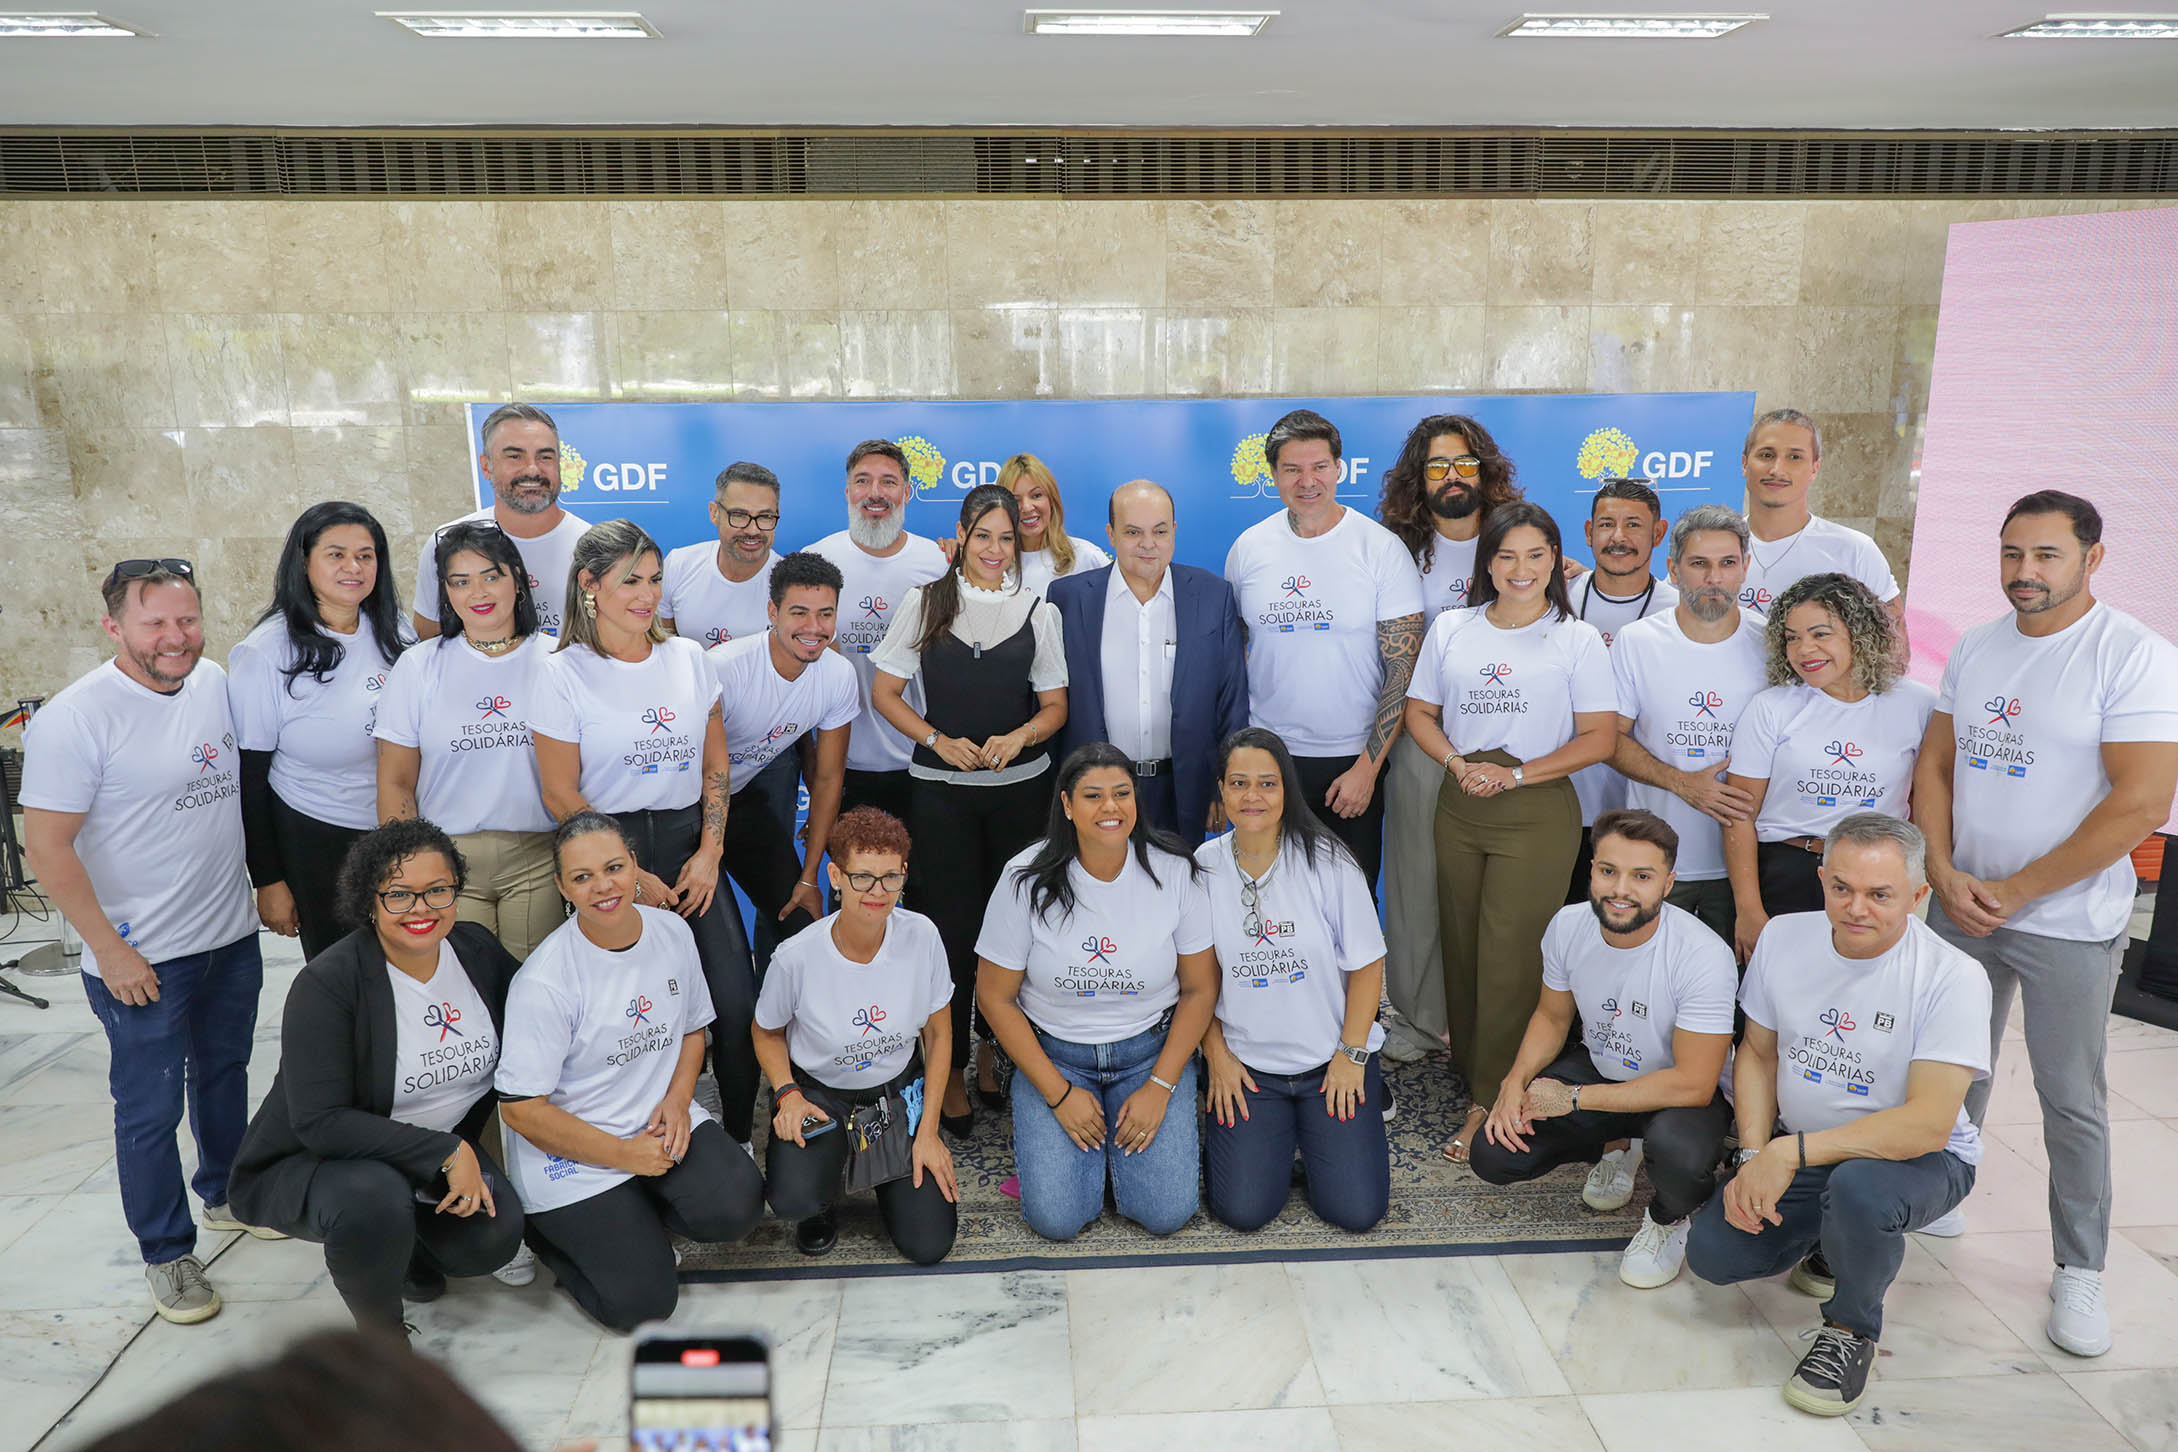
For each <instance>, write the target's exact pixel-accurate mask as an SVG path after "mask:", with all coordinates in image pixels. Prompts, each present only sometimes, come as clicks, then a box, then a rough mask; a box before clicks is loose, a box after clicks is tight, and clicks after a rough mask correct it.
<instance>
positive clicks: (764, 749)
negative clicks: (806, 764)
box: [704, 629, 862, 791]
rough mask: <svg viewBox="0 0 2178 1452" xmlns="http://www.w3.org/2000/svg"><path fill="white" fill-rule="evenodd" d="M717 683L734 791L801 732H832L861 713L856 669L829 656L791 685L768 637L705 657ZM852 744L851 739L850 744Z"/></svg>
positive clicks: (738, 643)
mask: <svg viewBox="0 0 2178 1452" xmlns="http://www.w3.org/2000/svg"><path fill="white" fill-rule="evenodd" d="M704 658H705V659H706V660H708V661H709V662H710V663H711V672H712V674H713V675H715V676H717V677H718V684H719V712H720V720H721V723H722V724H723V725H724V726H725V728H726V749H727V750H728V751H729V752H730V753H732V760H733V784H734V790H736V791H739V790H740V789H741V788H742V787H744V786H747V785H748V784H749V783H750V782H752V781H754V780H756V774H757V773H758V772H760V771H762V770H763V769H764V768H765V767H767V766H769V765H771V763H772V761H773V759H774V758H776V757H777V756H778V755H779V753H780V752H782V751H786V750H789V749H790V748H792V746H793V745H794V743H795V741H796V740H798V739H799V738H800V737H801V735H802V734H803V733H804V732H807V731H834V730H837V729H838V728H840V727H842V726H850V725H852V724H854V719H855V717H856V716H858V715H860V714H861V712H862V696H861V694H860V693H859V692H858V691H856V689H855V668H854V667H853V666H851V665H849V664H847V660H846V657H844V656H842V655H840V654H839V652H837V651H832V650H828V651H826V652H825V653H824V654H823V655H820V656H818V657H817V658H816V659H815V660H813V661H811V662H810V663H809V664H808V665H806V666H804V667H803V668H802V673H801V674H800V675H799V676H797V677H795V678H794V679H793V680H791V681H790V680H788V679H787V678H786V677H784V676H782V675H780V674H779V668H778V667H777V666H775V665H773V664H772V660H771V631H770V630H768V629H767V630H764V631H762V632H761V633H759V634H756V635H747V636H743V637H742V638H740V639H739V640H729V641H727V642H726V643H725V644H724V645H714V646H712V647H711V648H710V649H709V650H708V651H706V652H704ZM849 741H850V744H852V738H851V737H850V738H849Z"/></svg>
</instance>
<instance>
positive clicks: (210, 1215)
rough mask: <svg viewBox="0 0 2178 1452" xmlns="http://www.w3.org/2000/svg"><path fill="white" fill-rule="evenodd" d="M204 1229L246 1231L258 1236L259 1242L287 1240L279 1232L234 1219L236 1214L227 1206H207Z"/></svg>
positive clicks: (205, 1208)
mask: <svg viewBox="0 0 2178 1452" xmlns="http://www.w3.org/2000/svg"><path fill="white" fill-rule="evenodd" d="M204 1228H205V1229H206V1230H241V1231H246V1232H247V1233H249V1234H251V1235H254V1236H256V1237H257V1238H258V1239H259V1240H285V1239H287V1237H286V1236H285V1235H282V1234H281V1233H280V1232H279V1231H277V1230H270V1229H267V1228H266V1227H264V1226H262V1225H245V1224H243V1223H242V1222H241V1221H239V1220H237V1219H235V1218H234V1212H233V1211H232V1210H229V1209H228V1208H227V1207H226V1206H225V1205H207V1206H205V1207H204Z"/></svg>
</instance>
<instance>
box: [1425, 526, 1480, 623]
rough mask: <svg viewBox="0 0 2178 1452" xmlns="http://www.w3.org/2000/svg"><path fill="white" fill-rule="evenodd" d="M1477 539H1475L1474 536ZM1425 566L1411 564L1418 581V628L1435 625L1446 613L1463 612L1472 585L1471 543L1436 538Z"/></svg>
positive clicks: (1468, 541) (1473, 565) (1473, 573)
mask: <svg viewBox="0 0 2178 1452" xmlns="http://www.w3.org/2000/svg"><path fill="white" fill-rule="evenodd" d="M1478 537H1479V536H1478ZM1435 544H1436V548H1435V549H1434V550H1432V551H1431V553H1430V557H1429V563H1428V564H1427V565H1424V564H1422V563H1421V561H1420V560H1416V561H1415V567H1416V568H1417V569H1418V570H1420V571H1421V578H1422V628H1423V629H1424V630H1427V629H1428V628H1429V627H1430V626H1432V625H1435V624H1436V623H1437V617H1438V616H1440V615H1442V614H1444V612H1445V611H1447V610H1465V609H1466V608H1467V595H1468V592H1469V591H1470V590H1471V589H1472V588H1473V587H1474V583H1475V541H1474V540H1471V539H1446V538H1445V537H1444V536H1443V535H1441V534H1440V535H1438V536H1437V538H1436V540H1435Z"/></svg>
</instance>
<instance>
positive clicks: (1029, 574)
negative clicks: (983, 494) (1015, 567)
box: [998, 454, 1112, 595]
mask: <svg viewBox="0 0 2178 1452" xmlns="http://www.w3.org/2000/svg"><path fill="white" fill-rule="evenodd" d="M998 487H999V488H1001V489H1003V490H1005V491H1006V492H1007V493H1009V494H1011V495H1012V496H1013V497H1014V502H1015V503H1016V504H1018V505H1019V506H1020V509H1021V539H1020V541H1019V543H1020V569H1021V588H1022V589H1023V590H1026V591H1027V592H1028V593H1029V594H1031V595H1041V594H1043V593H1044V592H1045V591H1046V590H1048V589H1049V588H1050V587H1051V582H1052V581H1053V580H1059V579H1064V578H1065V577H1066V576H1068V575H1071V574H1073V573H1074V572H1075V571H1077V570H1101V569H1103V568H1104V567H1105V566H1106V565H1109V564H1110V563H1111V562H1112V557H1111V556H1110V555H1108V554H1106V553H1105V552H1104V550H1103V549H1102V548H1100V547H1099V546H1098V545H1096V544H1095V543H1093V542H1091V541H1089V540H1085V539H1080V538H1078V537H1076V536H1074V535H1070V534H1068V533H1067V532H1066V505H1065V503H1064V502H1063V501H1061V499H1060V498H1059V481H1058V480H1057V479H1055V478H1053V477H1052V474H1051V470H1050V469H1049V468H1048V467H1046V466H1045V464H1044V461H1043V460H1041V459H1039V458H1037V457H1036V456H1035V455H1034V454H1015V455H1014V456H1013V457H1012V458H1010V459H1008V460H1007V461H1006V462H1005V463H1004V464H1002V465H1001V466H999V470H998Z"/></svg>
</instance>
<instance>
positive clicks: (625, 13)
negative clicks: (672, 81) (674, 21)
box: [378, 10, 658, 40]
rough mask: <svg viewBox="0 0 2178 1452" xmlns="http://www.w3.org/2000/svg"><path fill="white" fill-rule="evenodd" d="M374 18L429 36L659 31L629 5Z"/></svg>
mask: <svg viewBox="0 0 2178 1452" xmlns="http://www.w3.org/2000/svg"><path fill="white" fill-rule="evenodd" d="M378 17H379V19H381V20H390V21H392V22H393V23H394V24H395V25H405V26H407V27H408V28H409V29H410V30H413V31H415V32H416V33H417V34H418V35H421V36H425V37H428V38H429V39H432V40H651V39H654V38H656V36H657V34H658V32H657V31H655V30H653V29H652V28H651V24H650V22H649V21H647V20H645V19H644V18H643V17H642V16H640V15H638V14H636V13H635V12H634V11H632V10H533V11H519V10H479V11H470V12H467V13H463V12H459V11H451V10H438V11H428V10H427V11H414V10H381V11H379V12H378Z"/></svg>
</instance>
